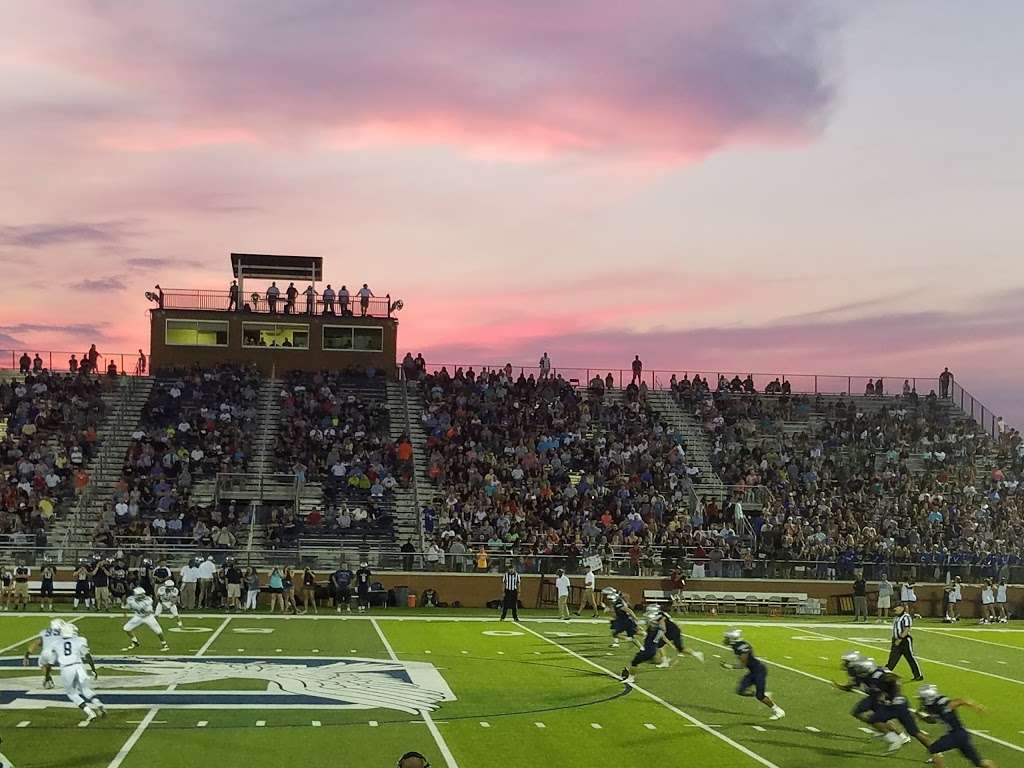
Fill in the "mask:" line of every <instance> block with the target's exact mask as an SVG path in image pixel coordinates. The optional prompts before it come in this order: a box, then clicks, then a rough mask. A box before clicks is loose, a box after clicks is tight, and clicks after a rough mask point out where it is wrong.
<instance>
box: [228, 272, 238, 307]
mask: <svg viewBox="0 0 1024 768" xmlns="http://www.w3.org/2000/svg"><path fill="white" fill-rule="evenodd" d="M238 309H239V307H238V281H237V280H232V281H231V286H230V287H229V288H228V312H230V311H231V310H235V312H237V311H238Z"/></svg>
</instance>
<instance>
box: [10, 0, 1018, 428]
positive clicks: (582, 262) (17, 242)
mask: <svg viewBox="0 0 1024 768" xmlns="http://www.w3.org/2000/svg"><path fill="white" fill-rule="evenodd" d="M0 29H3V30H4V35H3V39H4V45H3V46H0V262H2V263H3V264H4V267H5V273H6V274H5V279H4V281H3V284H2V288H0V348H3V349H11V348H17V349H23V348H26V347H27V348H29V349H30V350H31V351H34V350H35V349H59V350H66V349H74V350H80V349H82V348H83V347H84V346H85V345H88V343H90V342H92V341H95V342H96V343H97V346H98V347H99V348H100V349H101V350H107V351H122V350H123V351H130V350H134V349H136V348H138V347H140V346H142V347H148V322H147V317H146V309H147V302H146V301H145V299H144V297H143V292H144V291H145V290H146V289H148V288H150V287H151V286H152V285H153V284H154V283H155V282H160V283H161V284H162V285H163V286H164V287H165V288H166V287H195V288H220V289H223V288H226V286H227V283H228V281H229V279H230V276H229V272H228V253H229V252H231V251H250V252H265V253H296V254H311V255H320V256H323V257H324V258H325V271H326V273H327V278H328V280H329V281H330V282H332V283H333V284H335V286H337V285H338V284H339V283H347V284H348V285H349V286H350V287H351V286H352V285H353V284H361V283H363V282H368V283H369V284H370V287H371V288H372V289H373V290H374V291H375V292H376V293H378V294H384V293H387V292H390V293H391V295H392V296H393V297H401V298H402V299H403V300H404V301H405V305H406V308H405V310H404V311H403V312H402V314H401V316H400V319H401V329H400V336H399V340H400V347H401V349H402V351H403V352H404V351H405V350H406V349H408V350H412V351H413V352H416V351H422V352H423V354H424V355H425V357H426V358H427V359H428V361H431V362H464V363H492V364H493V363H504V362H505V361H511V362H513V363H516V364H533V363H535V362H536V360H537V358H538V357H539V356H540V354H541V353H542V352H544V351H547V352H548V353H549V354H550V355H551V357H552V359H553V361H554V364H555V365H556V366H562V365H564V366H570V365H572V366H588V365H589V366H593V367H616V368H620V367H621V368H625V367H628V365H629V361H630V360H631V359H632V357H633V355H634V354H636V353H639V354H640V355H641V357H642V358H643V360H644V362H645V364H646V366H647V367H648V368H673V369H690V370H694V369H700V370H717V369H720V368H724V369H728V370H734V371H735V370H740V371H744V372H745V371H748V370H750V371H763V372H771V371H787V372H790V373H796V372H822V373H840V374H848V373H849V374H871V375H876V376H877V375H884V376H887V377H889V378H890V379H892V378H896V377H899V378H900V379H902V378H903V377H905V376H910V375H919V376H928V375H932V376H934V375H935V374H936V373H937V372H938V371H939V370H941V368H942V366H943V365H949V366H950V368H951V369H952V370H953V371H954V373H955V374H956V375H957V377H958V378H959V379H960V380H961V382H962V383H963V384H964V386H965V387H967V388H968V389H969V390H971V391H972V392H974V393H975V394H976V395H978V396H979V397H980V398H981V399H982V400H984V401H986V402H987V403H989V404H991V405H992V406H993V407H994V408H995V410H996V411H997V412H1000V413H1003V414H1004V415H1005V416H1006V419H1007V421H1008V422H1010V423H1013V424H1016V425H1020V424H1024V351H1022V350H1024V249H1022V241H1024V236H1022V231H1024V228H1022V226H1021V219H1022V217H1024V214H1022V207H1024V206H1022V202H1024V138H1022V137H1024V98H1022V97H1021V94H1022V93H1024V82H1022V81H1024V46H1022V45H1021V44H1020V40H1021V32H1022V30H1024V3H1022V2H1019V0H990V1H989V2H985V3H964V2H958V1H954V0H938V1H935V0H895V1H893V0H884V1H883V0H857V1H856V2H854V1H853V0H850V1H848V2H838V1H837V2H811V1H810V0H771V1H770V2H766V1H765V0H671V1H664V2H663V1H661V0H640V1H638V2H632V3H623V2H619V1H617V0H616V1H614V2H613V1H611V0H543V1H542V0H521V1H519V2H515V3H509V2H490V1H484V2H481V1H480V0H476V1H475V2H445V1H444V0H435V1H434V2H429V3H382V2H343V1H341V0H330V1H328V2H298V1H296V2H278V1H274V2H270V1H269V0H264V1H254V0H250V1H247V2H219V1H218V0H209V1H207V2H203V3H184V2H145V1H141V2H130V3H125V2H100V1H98V0H97V1H95V2H88V3H87V2H52V3H26V2H20V0H2V2H0Z"/></svg>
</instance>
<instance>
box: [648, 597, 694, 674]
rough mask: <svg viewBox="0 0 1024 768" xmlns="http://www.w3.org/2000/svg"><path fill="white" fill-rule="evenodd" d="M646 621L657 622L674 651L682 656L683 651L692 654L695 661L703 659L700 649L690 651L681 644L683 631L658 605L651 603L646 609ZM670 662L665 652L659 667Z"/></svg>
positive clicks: (665, 665)
mask: <svg viewBox="0 0 1024 768" xmlns="http://www.w3.org/2000/svg"><path fill="white" fill-rule="evenodd" d="M647 614H648V621H655V622H657V624H658V626H659V627H661V631H662V632H664V633H665V639H666V640H667V641H668V642H669V643H671V644H672V647H673V648H675V649H676V653H677V654H678V655H679V656H682V655H683V654H684V653H685V654H688V655H690V656H693V658H695V659H696V660H697V661H699V662H702V663H703V661H704V654H703V653H701V652H700V651H692V650H690V649H689V648H687V647H685V646H684V645H683V632H682V630H681V629H679V625H678V624H676V623H675V622H674V621H672V617H671V616H669V615H668V614H667V613H665V611H664V610H662V607H661V606H660V605H652V606H650V607H649V608H648V609H647ZM671 663H672V661H670V660H669V658H668V655H667V654H666V655H665V656H664V658H663V659H662V661H661V663H660V664H659V665H658V666H659V667H667V666H669V665H670V664H671Z"/></svg>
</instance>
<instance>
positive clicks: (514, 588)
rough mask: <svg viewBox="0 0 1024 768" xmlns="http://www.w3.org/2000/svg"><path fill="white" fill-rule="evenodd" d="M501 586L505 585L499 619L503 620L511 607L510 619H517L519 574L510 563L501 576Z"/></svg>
mask: <svg viewBox="0 0 1024 768" xmlns="http://www.w3.org/2000/svg"><path fill="white" fill-rule="evenodd" d="M501 583H502V586H504V587H505V599H504V600H503V601H502V603H501V620H502V621H504V620H505V616H506V614H508V610H509V608H511V609H512V620H513V621H519V574H518V573H516V567H515V566H514V565H510V566H509V567H508V570H507V571H506V572H505V575H504V576H502V577H501Z"/></svg>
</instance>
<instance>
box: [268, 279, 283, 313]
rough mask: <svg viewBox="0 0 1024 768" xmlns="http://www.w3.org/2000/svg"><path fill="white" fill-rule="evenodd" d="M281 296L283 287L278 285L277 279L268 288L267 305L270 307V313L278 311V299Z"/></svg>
mask: <svg viewBox="0 0 1024 768" xmlns="http://www.w3.org/2000/svg"><path fill="white" fill-rule="evenodd" d="M280 296H281V289H280V288H278V287H277V281H276V280H275V281H274V282H272V283H271V284H270V287H269V288H267V306H268V307H269V308H270V314H272V315H273V314H276V313H277V300H278V298H280Z"/></svg>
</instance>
